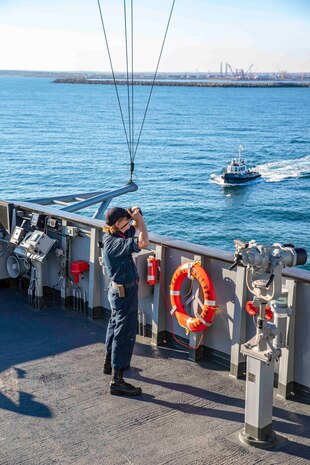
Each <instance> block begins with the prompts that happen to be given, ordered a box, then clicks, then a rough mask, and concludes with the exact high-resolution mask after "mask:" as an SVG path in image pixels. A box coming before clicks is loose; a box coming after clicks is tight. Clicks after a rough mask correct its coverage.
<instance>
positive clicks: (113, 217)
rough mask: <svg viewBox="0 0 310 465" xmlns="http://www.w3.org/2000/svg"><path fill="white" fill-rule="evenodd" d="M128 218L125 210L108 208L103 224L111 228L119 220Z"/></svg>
mask: <svg viewBox="0 0 310 465" xmlns="http://www.w3.org/2000/svg"><path fill="white" fill-rule="evenodd" d="M128 217H130V215H129V213H128V211H127V210H125V208H121V207H113V208H110V209H109V210H108V211H107V213H106V215H105V222H106V224H107V225H108V226H112V225H113V224H114V223H116V221H118V220H119V219H120V218H128Z"/></svg>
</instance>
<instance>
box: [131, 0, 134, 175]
mask: <svg viewBox="0 0 310 465" xmlns="http://www.w3.org/2000/svg"><path fill="white" fill-rule="evenodd" d="M133 63H134V60H133V0H131V121H132V126H131V129H132V137H131V142H132V151H131V163H132V165H131V168H132V170H133V169H134V165H133V162H134V153H133V149H134V113H133V104H134V96H133V95H134V92H133Z"/></svg>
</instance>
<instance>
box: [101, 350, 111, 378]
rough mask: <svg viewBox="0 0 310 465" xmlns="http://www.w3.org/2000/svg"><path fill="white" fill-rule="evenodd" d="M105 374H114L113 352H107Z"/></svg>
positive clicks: (104, 366)
mask: <svg viewBox="0 0 310 465" xmlns="http://www.w3.org/2000/svg"><path fill="white" fill-rule="evenodd" d="M103 373H104V374H105V375H111V374H112V365H111V352H107V353H106V356H105V360H104V364H103Z"/></svg>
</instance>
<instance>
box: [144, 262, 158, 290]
mask: <svg viewBox="0 0 310 465" xmlns="http://www.w3.org/2000/svg"><path fill="white" fill-rule="evenodd" d="M158 264H159V263H158V260H156V258H155V257H154V256H153V255H150V256H149V257H148V258H147V278H146V282H147V283H148V284H149V285H150V286H154V284H156V282H157V269H158Z"/></svg>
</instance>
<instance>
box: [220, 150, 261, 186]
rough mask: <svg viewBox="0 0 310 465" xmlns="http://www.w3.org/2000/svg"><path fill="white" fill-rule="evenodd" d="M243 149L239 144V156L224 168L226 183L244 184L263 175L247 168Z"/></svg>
mask: <svg viewBox="0 0 310 465" xmlns="http://www.w3.org/2000/svg"><path fill="white" fill-rule="evenodd" d="M243 150H244V147H243V146H242V145H239V154H238V158H234V159H233V160H232V161H231V162H230V163H229V165H227V167H226V168H225V169H224V170H223V174H222V176H221V179H222V180H223V181H224V183H225V184H243V183H245V182H249V181H253V180H254V179H257V178H260V177H261V174H260V173H258V172H257V171H254V170H252V169H251V168H247V166H246V162H245V160H244V158H242V157H241V152H243Z"/></svg>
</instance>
